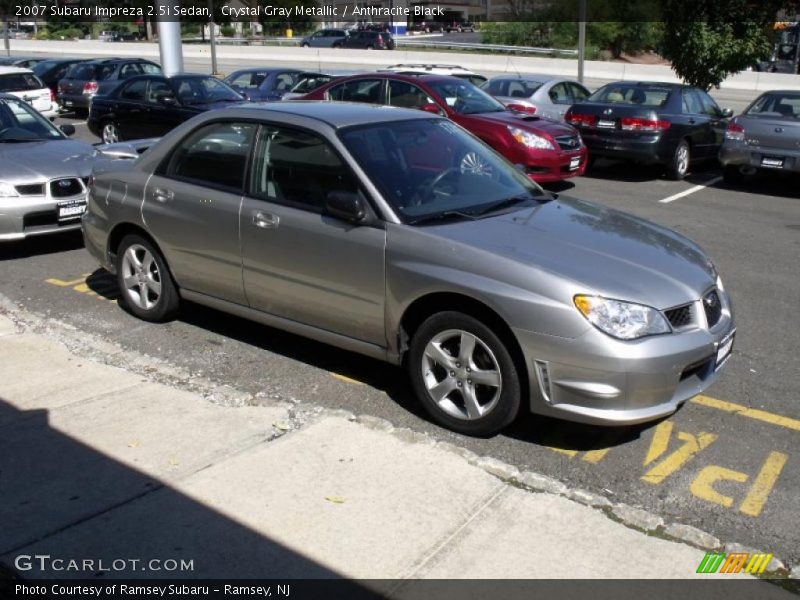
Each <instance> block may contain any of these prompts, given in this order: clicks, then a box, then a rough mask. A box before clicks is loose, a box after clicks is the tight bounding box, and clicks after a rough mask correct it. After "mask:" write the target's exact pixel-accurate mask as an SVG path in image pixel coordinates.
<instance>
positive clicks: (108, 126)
mask: <svg viewBox="0 0 800 600" xmlns="http://www.w3.org/2000/svg"><path fill="white" fill-rule="evenodd" d="M100 137H101V138H102V139H103V143H104V144H116V143H117V142H121V141H122V135H121V134H120V131H119V125H117V122H116V121H105V122H104V123H103V129H102V131H101V132H100Z"/></svg>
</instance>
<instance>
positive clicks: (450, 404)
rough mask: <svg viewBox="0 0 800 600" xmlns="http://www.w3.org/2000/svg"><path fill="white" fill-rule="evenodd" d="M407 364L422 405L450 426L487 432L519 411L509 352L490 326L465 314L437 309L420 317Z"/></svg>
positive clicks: (468, 431)
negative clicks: (436, 311)
mask: <svg viewBox="0 0 800 600" xmlns="http://www.w3.org/2000/svg"><path fill="white" fill-rule="evenodd" d="M408 368H409V370H410V375H411V382H412V385H413V387H414V391H415V393H416V395H417V397H418V398H419V399H420V400H421V401H422V404H423V406H424V407H425V409H426V410H427V411H428V413H429V414H430V415H431V417H433V419H434V420H435V421H436V422H437V423H439V424H440V425H443V426H444V427H447V428H449V429H452V430H453V431H457V432H459V433H463V434H466V435H476V436H487V435H492V434H494V433H497V432H498V431H500V430H501V429H502V428H503V427H505V426H506V425H508V424H509V423H511V421H513V420H514V418H515V417H516V416H517V413H518V412H519V407H520V401H521V388H520V382H519V375H518V373H517V368H516V365H515V363H514V360H513V359H512V357H511V354H510V353H509V351H508V349H507V348H506V346H505V344H504V343H503V342H502V341H501V339H500V338H499V337H498V336H497V335H496V334H495V333H494V332H493V331H492V330H491V329H489V328H488V327H487V326H486V325H484V324H483V323H481V322H480V321H478V320H477V319H475V318H473V317H471V316H469V315H466V314H464V313H460V312H454V311H453V312H451V311H448V312H442V313H438V314H435V315H433V316H431V317H429V318H428V319H427V320H426V321H425V322H423V323H422V325H420V327H419V329H418V330H417V331H416V332H415V333H414V337H413V338H412V340H411V348H410V351H409V356H408Z"/></svg>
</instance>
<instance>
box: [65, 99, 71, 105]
mask: <svg viewBox="0 0 800 600" xmlns="http://www.w3.org/2000/svg"><path fill="white" fill-rule="evenodd" d="M64 106H72V100H64Z"/></svg>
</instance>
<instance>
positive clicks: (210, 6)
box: [208, 0, 217, 75]
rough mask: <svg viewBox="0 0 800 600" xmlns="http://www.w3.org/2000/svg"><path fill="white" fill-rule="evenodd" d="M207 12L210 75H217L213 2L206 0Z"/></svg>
mask: <svg viewBox="0 0 800 600" xmlns="http://www.w3.org/2000/svg"><path fill="white" fill-rule="evenodd" d="M208 12H209V13H211V20H210V21H209V22H208V37H209V40H210V41H211V74H212V75H216V74H217V33H216V31H215V29H216V28H217V24H216V23H214V0H208Z"/></svg>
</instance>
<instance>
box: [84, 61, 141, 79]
mask: <svg viewBox="0 0 800 600" xmlns="http://www.w3.org/2000/svg"><path fill="white" fill-rule="evenodd" d="M128 66H131V65H123V66H122V67H120V75H119V76H118V79H126V78H127V77H133V76H134V75H141V73H139V70H138V69H136V68H134V70H133V71H130V70H129V71H126V72H127V73H128V74H127V75H126V76H125V77H123V76H122V69H124V68H125V67H128ZM116 70H117V67H116V65H105V66H103V67H101V68H100V69H98V70H97V76H96V77H95V78H96V79H97V81H104V80H106V79H108V78H109V77H111V76H112V75H114V71H116Z"/></svg>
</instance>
